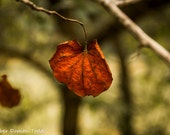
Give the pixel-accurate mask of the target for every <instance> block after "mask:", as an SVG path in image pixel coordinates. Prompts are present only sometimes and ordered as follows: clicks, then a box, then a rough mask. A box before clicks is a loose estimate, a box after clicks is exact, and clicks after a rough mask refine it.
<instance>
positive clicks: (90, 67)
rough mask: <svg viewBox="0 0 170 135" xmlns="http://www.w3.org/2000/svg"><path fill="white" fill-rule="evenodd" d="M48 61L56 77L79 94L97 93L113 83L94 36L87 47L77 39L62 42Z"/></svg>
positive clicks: (95, 94)
mask: <svg viewBox="0 0 170 135" xmlns="http://www.w3.org/2000/svg"><path fill="white" fill-rule="evenodd" d="M49 62H50V66H51V68H52V70H53V72H54V76H55V77H56V79H57V80H58V81H59V82H62V83H65V84H66V85H67V87H68V88H69V89H70V90H72V91H74V93H75V94H77V95H78V96H86V95H92V96H97V95H99V94H100V93H101V92H103V91H105V90H107V89H108V88H109V87H110V85H111V83H112V75H111V72H110V69H109V67H108V65H107V63H106V61H105V59H104V55H103V53H102V51H101V50H100V47H99V45H98V43H97V41H96V40H94V41H92V42H91V43H90V44H88V46H87V51H86V50H83V48H82V46H80V44H79V43H78V42H77V41H76V40H73V41H67V42H64V43H62V44H60V45H58V46H57V51H56V53H55V54H54V56H53V57H52V58H51V59H50V61H49Z"/></svg>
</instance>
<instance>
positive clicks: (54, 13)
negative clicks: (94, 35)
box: [16, 0, 87, 41]
mask: <svg viewBox="0 0 170 135" xmlns="http://www.w3.org/2000/svg"><path fill="white" fill-rule="evenodd" d="M16 1H19V2H22V3H24V4H25V5H27V6H29V7H30V8H31V9H33V10H36V11H40V12H44V13H46V14H48V15H56V16H58V17H60V18H61V19H62V20H63V21H69V22H73V23H77V24H79V25H80V26H81V27H82V28H83V32H84V37H85V41H87V34H86V30H85V27H84V24H83V23H82V22H80V21H78V20H76V19H71V18H66V17H64V16H62V15H61V14H59V13H58V12H56V11H50V10H47V9H45V8H43V7H39V6H37V5H35V4H34V3H33V2H31V1H29V0H16Z"/></svg>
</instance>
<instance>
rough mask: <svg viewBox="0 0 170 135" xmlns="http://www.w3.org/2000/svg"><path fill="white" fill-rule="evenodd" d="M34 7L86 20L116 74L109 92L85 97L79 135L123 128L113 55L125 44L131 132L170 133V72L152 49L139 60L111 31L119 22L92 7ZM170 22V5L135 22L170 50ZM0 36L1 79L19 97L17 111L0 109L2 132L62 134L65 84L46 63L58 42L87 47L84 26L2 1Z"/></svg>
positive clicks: (127, 40) (121, 35)
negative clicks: (6, 79) (77, 42)
mask: <svg viewBox="0 0 170 135" xmlns="http://www.w3.org/2000/svg"><path fill="white" fill-rule="evenodd" d="M34 2H35V3H36V4H38V5H40V6H43V7H46V8H49V7H50V8H54V9H57V10H58V11H59V12H61V13H63V14H64V15H69V16H70V17H72V18H75V19H79V20H80V21H82V22H84V23H85V26H86V29H87V34H88V38H89V39H93V38H97V39H98V40H99V44H100V45H101V48H102V50H103V52H104V54H105V56H106V60H107V62H108V64H109V66H110V68H111V71H112V74H113V78H114V80H113V84H112V86H111V88H110V89H109V90H108V91H106V92H104V93H103V94H101V95H100V96H98V97H96V98H93V97H85V98H83V99H82V104H81V106H80V107H79V114H78V118H79V120H78V131H77V132H78V133H80V134H81V135H87V134H88V135H103V134H110V135H120V133H121V132H120V130H121V129H120V125H119V124H120V120H123V119H122V113H123V112H124V111H126V109H125V105H124V103H123V102H122V100H123V99H122V96H121V95H122V91H121V87H120V85H121V79H120V75H121V73H122V71H121V68H120V58H119V56H118V55H117V52H116V49H115V46H116V45H120V46H121V47H122V49H123V52H124V54H125V56H126V58H125V61H126V68H127V70H128V74H129V86H130V90H131V97H132V99H133V108H132V110H131V111H132V114H133V117H132V121H131V122H132V126H133V128H134V132H135V133H136V135H168V134H170V117H169V116H170V108H169V105H170V98H169V95H170V70H169V68H168V67H167V65H166V64H165V63H164V62H163V61H162V60H161V59H159V58H158V57H157V56H156V55H155V54H154V53H153V52H152V51H150V50H149V49H147V48H145V49H141V50H140V51H139V55H136V52H137V50H138V49H137V47H138V45H139V44H138V42H137V41H136V40H135V39H134V38H133V37H132V36H131V35H130V34H129V33H128V32H127V31H126V30H125V29H122V28H120V30H119V29H118V30H115V31H114V29H112V23H114V22H115V19H114V17H113V16H110V15H109V14H108V13H107V11H105V10H104V9H103V8H102V7H101V6H100V5H98V4H96V3H95V2H92V1H90V0H87V1H83V0H80V1H78V0H72V1H67V0H65V1H64V0H63V1H61V2H60V4H59V5H54V6H53V7H51V6H50V5H49V3H48V1H38V0H34ZM88 5H91V6H88ZM66 11H67V12H66ZM65 12H66V13H65ZM133 12H135V11H133ZM68 13H69V14H68ZM169 16H170V4H166V5H164V6H162V7H161V8H159V11H158V10H154V9H152V10H151V11H147V12H146V13H145V14H143V15H141V16H140V17H138V18H137V19H136V20H135V21H136V22H137V24H139V26H140V27H141V28H142V29H144V31H146V33H148V34H149V35H150V36H151V37H152V38H154V39H155V40H156V41H158V42H159V43H160V44H162V45H163V46H164V47H165V48H166V49H167V50H169V51H170V46H169V42H170V38H169V37H170V26H169V24H170V17H169ZM116 24H117V23H116ZM115 27H116V26H115ZM117 27H120V26H119V25H118V26H117ZM0 30H1V32H0V41H1V43H0V75H3V74H7V75H8V77H9V80H10V81H11V83H12V85H13V86H14V87H16V88H18V89H19V90H20V91H21V94H22V102H21V104H20V105H19V106H18V107H15V108H13V109H7V108H3V107H0V109H1V111H0V129H11V128H14V129H32V128H33V129H44V130H45V131H44V132H43V133H41V134H42V135H49V134H50V135H56V134H57V135H60V134H62V120H63V111H64V107H63V99H62V97H61V91H60V87H58V86H59V85H61V84H59V83H58V82H56V80H55V79H54V77H53V75H52V73H51V70H50V68H49V63H48V60H49V59H50V58H51V56H52V55H53V53H54V52H55V49H56V45H57V44H58V43H60V42H63V41H65V40H72V39H75V38H76V39H78V40H80V42H82V41H83V33H82V29H81V27H80V26H78V25H77V24H70V23H69V22H63V21H62V20H60V19H59V18H58V17H54V16H49V15H46V14H44V13H40V12H36V11H33V10H31V9H30V8H29V7H27V6H25V5H23V4H21V3H18V2H16V1H15V0H13V1H11V0H1V1H0ZM115 32H116V33H115ZM115 35H116V36H115ZM115 37H116V39H115ZM116 40H118V42H117V41H116ZM2 134H3V133H2ZM28 134H30V133H28ZM3 135H5V133H4V134H3Z"/></svg>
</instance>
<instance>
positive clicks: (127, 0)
mask: <svg viewBox="0 0 170 135" xmlns="http://www.w3.org/2000/svg"><path fill="white" fill-rule="evenodd" d="M139 1H141V0H116V1H115V5H117V6H126V5H129V4H134V3H137V2H139Z"/></svg>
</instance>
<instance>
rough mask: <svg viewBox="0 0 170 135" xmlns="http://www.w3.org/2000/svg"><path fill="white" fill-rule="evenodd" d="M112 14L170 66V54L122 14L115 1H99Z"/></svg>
mask: <svg viewBox="0 0 170 135" xmlns="http://www.w3.org/2000/svg"><path fill="white" fill-rule="evenodd" d="M97 2H99V3H101V4H102V5H103V6H104V7H105V8H106V9H107V10H109V11H110V13H111V14H113V15H114V16H116V17H117V18H118V20H119V21H120V23H121V24H122V25H124V26H125V28H127V29H128V30H129V32H130V33H131V34H132V35H133V36H134V37H135V38H136V39H137V40H138V41H139V43H140V44H141V46H143V47H148V48H151V49H152V50H153V51H154V52H155V53H156V54H157V55H158V56H160V57H161V58H162V59H163V60H164V61H166V62H167V64H168V65H169V66H170V53H169V52H168V51H167V50H166V49H165V48H164V47H162V46H161V45H160V44H159V43H158V42H156V41H155V40H153V39H152V38H151V37H149V36H148V35H147V34H146V33H145V32H144V31H143V30H142V29H141V28H140V27H139V26H138V25H137V24H135V23H134V22H133V21H132V20H131V19H130V18H129V17H128V16H127V15H126V14H124V12H122V11H121V10H120V9H119V8H118V7H117V6H116V5H115V3H114V2H113V0H97Z"/></svg>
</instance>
